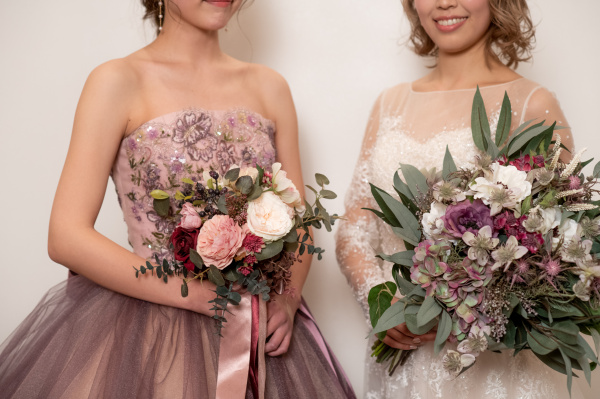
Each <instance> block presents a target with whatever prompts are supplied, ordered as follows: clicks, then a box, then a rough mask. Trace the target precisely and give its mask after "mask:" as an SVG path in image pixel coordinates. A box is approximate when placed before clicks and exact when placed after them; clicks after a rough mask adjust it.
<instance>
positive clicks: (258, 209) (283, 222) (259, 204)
mask: <svg viewBox="0 0 600 399" xmlns="http://www.w3.org/2000/svg"><path fill="white" fill-rule="evenodd" d="M292 227H294V211H293V209H292V208H291V207H289V206H288V205H286V204H285V203H284V202H283V201H282V200H281V199H280V198H279V197H278V196H277V195H276V194H275V193H273V192H272V191H266V192H264V193H262V195H261V196H260V197H258V198H257V199H255V200H254V201H250V202H249V203H248V228H249V229H250V231H251V232H252V233H253V234H254V235H257V236H259V237H262V238H263V239H264V240H265V241H276V240H279V239H280V238H283V237H285V236H286V235H287V233H289V232H290V230H292Z"/></svg>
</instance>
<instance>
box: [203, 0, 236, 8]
mask: <svg viewBox="0 0 600 399" xmlns="http://www.w3.org/2000/svg"><path fill="white" fill-rule="evenodd" d="M204 1H205V2H207V3H208V4H210V5H213V6H215V7H221V8H225V7H229V6H230V5H231V3H233V0H220V1H216V0H204Z"/></svg>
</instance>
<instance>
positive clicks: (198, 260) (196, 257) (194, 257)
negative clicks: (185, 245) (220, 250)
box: [190, 248, 204, 269]
mask: <svg viewBox="0 0 600 399" xmlns="http://www.w3.org/2000/svg"><path fill="white" fill-rule="evenodd" d="M190 260H191V261H192V263H193V264H194V265H195V266H196V267H198V269H202V267H203V266H204V261H203V260H202V257H201V256H200V254H199V253H198V251H196V250H195V249H193V248H190Z"/></svg>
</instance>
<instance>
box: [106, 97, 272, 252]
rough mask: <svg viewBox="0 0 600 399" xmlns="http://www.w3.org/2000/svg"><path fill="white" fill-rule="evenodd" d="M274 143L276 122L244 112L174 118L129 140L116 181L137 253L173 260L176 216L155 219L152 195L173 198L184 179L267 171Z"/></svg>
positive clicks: (124, 145) (151, 124) (150, 123)
mask: <svg viewBox="0 0 600 399" xmlns="http://www.w3.org/2000/svg"><path fill="white" fill-rule="evenodd" d="M274 137H275V124H274V123H273V122H272V121H270V120H268V119H266V118H264V117H262V116H261V115H259V114H257V113H255V112H252V111H248V110H244V109H234V110H228V111H207V110H201V109H187V110H183V111H178V112H173V113H170V114H166V115H163V116H160V117H158V118H155V119H152V120H151V121H148V122H146V123H144V124H143V125H142V126H140V127H138V128H137V129H135V130H134V131H133V132H132V133H131V134H129V135H127V136H126V137H125V138H124V139H123V140H122V142H121V146H120V148H119V152H118V155H117V158H116V160H115V163H114V165H113V169H112V178H113V181H114V183H115V187H116V189H117V195H118V198H119V204H120V205H121V209H122V211H123V215H124V218H125V222H126V223H127V228H128V237H129V243H130V244H131V246H132V247H133V250H134V252H135V253H136V254H138V255H140V256H142V257H144V258H146V259H149V258H153V257H154V256H155V255H157V256H158V257H159V259H163V258H165V257H169V258H170V256H171V254H170V251H169V236H170V235H171V233H172V231H173V229H174V228H175V225H176V224H177V216H175V215H173V216H169V217H160V216H159V215H158V214H157V213H156V211H155V210H154V208H153V198H152V197H151V196H150V193H151V192H152V191H153V190H156V189H160V190H163V191H165V192H167V193H168V194H170V195H171V196H174V194H175V192H176V191H177V190H181V186H182V182H181V180H182V179H183V178H184V177H187V178H190V179H192V180H193V181H198V180H200V179H202V172H203V171H205V170H206V171H210V170H215V171H217V172H218V173H219V174H224V173H225V172H227V170H228V169H229V167H230V166H231V165H233V164H237V165H239V166H249V165H252V166H253V165H256V164H258V165H261V166H262V167H268V166H270V165H272V164H273V163H274V162H275V156H276V152H275V144H274ZM172 206H173V204H172Z"/></svg>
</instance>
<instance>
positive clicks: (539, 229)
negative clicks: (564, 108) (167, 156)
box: [369, 90, 600, 389]
mask: <svg viewBox="0 0 600 399" xmlns="http://www.w3.org/2000/svg"><path fill="white" fill-rule="evenodd" d="M510 125H511V107H510V101H509V99H508V96H505V98H504V102H503V104H502V109H501V113H500V119H499V122H498V127H497V130H496V134H495V139H492V137H491V132H490V126H489V124H488V119H487V115H486V112H485V107H484V104H483V99H482V98H481V95H480V93H479V90H477V93H476V95H475V99H474V102H473V111H472V131H473V140H474V143H475V145H476V146H477V147H478V148H479V149H480V150H481V155H480V156H478V157H477V159H476V160H475V162H474V166H473V167H469V168H463V169H457V167H456V166H455V164H454V161H453V159H452V156H451V154H450V152H449V151H448V150H446V156H445V158H444V162H443V171H442V173H441V176H438V177H434V178H429V179H427V178H426V177H425V176H424V175H423V174H422V173H421V172H420V171H419V170H417V169H416V168H415V167H413V166H411V165H401V170H402V174H403V176H404V181H403V180H401V179H400V176H399V174H398V173H397V174H396V176H395V177H394V188H395V191H396V194H397V197H398V198H399V200H398V199H396V198H394V197H393V196H391V195H390V194H388V193H386V192H384V191H382V190H381V189H379V188H377V187H375V186H373V185H372V186H371V189H372V193H373V195H374V197H375V199H376V201H377V203H378V205H379V207H380V209H381V210H380V211H379V210H372V211H373V212H375V213H376V214H377V215H378V216H379V217H380V218H381V219H382V220H383V221H384V222H386V223H388V224H389V225H391V226H392V230H393V231H394V233H395V234H396V235H397V236H398V237H400V238H401V239H402V240H403V241H404V243H405V246H406V249H407V250H406V251H403V252H399V253H396V254H393V255H386V254H380V255H379V257H380V258H381V259H384V260H386V261H389V262H391V263H393V264H394V267H393V276H394V280H395V282H388V283H385V284H381V285H378V286H376V287H374V288H373V289H372V290H371V292H370V295H369V306H370V315H371V322H372V324H373V327H374V330H373V333H374V334H377V335H378V338H379V339H380V340H382V339H383V337H385V333H386V330H388V329H390V328H393V327H395V326H397V325H399V324H401V323H406V326H407V328H408V329H409V330H410V331H411V333H413V334H415V335H422V334H424V333H427V332H429V331H431V330H432V329H433V328H434V327H436V326H437V332H436V338H435V342H434V348H435V352H436V353H439V352H440V351H441V350H442V349H443V348H444V346H445V344H446V342H452V343H458V346H457V348H456V350H448V351H447V352H446V354H445V355H444V357H443V364H444V368H445V371H446V374H447V376H448V377H449V378H454V377H456V376H458V375H459V374H461V373H462V372H464V371H465V370H467V369H468V368H469V367H471V366H472V365H473V364H474V363H475V360H476V357H477V356H478V355H479V354H480V353H481V352H483V351H485V350H492V351H502V350H514V352H515V355H516V354H518V352H520V351H522V350H531V351H532V352H533V353H534V354H535V355H536V356H537V357H538V358H539V359H540V360H541V361H542V362H544V363H545V364H546V365H548V366H549V367H551V368H553V369H555V370H557V371H560V372H562V373H564V374H566V375H567V377H568V379H567V384H568V387H569V389H570V387H571V383H572V376H573V369H574V368H575V369H579V370H582V371H583V373H584V375H585V376H586V378H587V380H588V382H589V381H590V378H591V370H592V369H593V368H594V367H595V365H596V363H597V362H598V359H597V355H596V353H598V349H599V348H600V261H599V259H598V258H599V255H600V211H599V210H598V205H599V204H600V202H598V201H594V200H593V199H592V198H593V196H594V195H595V194H597V193H598V190H597V189H596V183H597V178H598V177H600V163H598V164H597V165H596V167H595V168H594V170H593V174H592V175H591V176H585V175H584V174H583V173H582V169H583V168H584V166H585V165H587V164H588V163H589V162H591V160H590V161H587V162H580V157H581V154H582V152H583V151H581V152H579V153H577V154H575V155H574V156H573V158H572V160H571V161H570V162H569V163H568V164H564V163H562V162H560V155H561V153H562V151H563V149H564V148H563V147H562V146H561V143H560V136H557V140H556V141H555V142H553V141H552V140H553V133H554V130H556V129H558V128H557V127H556V126H555V124H552V125H551V126H544V122H543V121H542V122H540V123H537V124H533V125H531V122H527V123H525V124H524V125H522V126H520V127H519V128H518V129H517V130H516V131H515V132H513V133H512V135H509V130H510ZM551 144H554V145H553V147H552V148H551V147H550V145H551ZM396 291H399V292H400V293H401V294H402V296H403V297H402V299H400V300H399V301H398V302H396V303H394V304H393V305H392V303H391V302H392V298H393V297H394V295H395V294H396ZM582 333H583V334H587V335H591V336H593V338H594V341H595V344H596V353H594V350H592V348H591V347H590V346H589V345H588V343H587V342H586V341H585V339H583V337H582V336H581V334H582ZM409 353H410V352H407V351H401V350H397V349H393V348H390V347H388V346H387V345H385V344H384V343H383V342H381V341H377V342H376V343H375V345H374V347H373V356H376V357H377V361H378V362H386V361H389V362H390V368H389V372H390V374H391V373H393V371H394V370H395V368H396V367H397V366H398V365H400V364H402V363H403V361H404V360H405V359H406V356H408V354H409Z"/></svg>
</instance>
